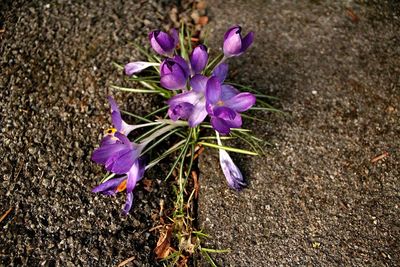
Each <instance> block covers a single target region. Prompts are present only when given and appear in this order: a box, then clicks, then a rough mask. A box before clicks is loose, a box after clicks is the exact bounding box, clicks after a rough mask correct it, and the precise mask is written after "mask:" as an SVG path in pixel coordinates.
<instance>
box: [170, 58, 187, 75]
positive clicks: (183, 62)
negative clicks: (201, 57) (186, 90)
mask: <svg viewBox="0 0 400 267" xmlns="http://www.w3.org/2000/svg"><path fill="white" fill-rule="evenodd" d="M173 61H174V62H175V63H177V64H178V66H179V67H180V68H181V70H182V71H183V73H184V76H186V77H188V76H189V73H190V71H189V65H188V63H187V62H186V60H185V59H184V58H183V57H181V56H178V55H176V56H174V59H173Z"/></svg>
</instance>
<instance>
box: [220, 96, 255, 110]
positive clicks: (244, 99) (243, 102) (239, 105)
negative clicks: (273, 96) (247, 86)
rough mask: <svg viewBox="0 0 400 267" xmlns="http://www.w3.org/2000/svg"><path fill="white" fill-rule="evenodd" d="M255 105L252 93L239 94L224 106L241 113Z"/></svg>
mask: <svg viewBox="0 0 400 267" xmlns="http://www.w3.org/2000/svg"><path fill="white" fill-rule="evenodd" d="M255 103H256V97H255V96H254V95H253V94H252V93H240V94H238V95H235V96H234V97H232V98H230V99H228V100H226V101H225V106H227V107H230V108H231V109H233V110H235V111H237V112H243V111H246V110H248V109H249V108H251V107H252V106H253V105H254V104H255Z"/></svg>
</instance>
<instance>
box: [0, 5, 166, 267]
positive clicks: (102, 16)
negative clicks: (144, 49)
mask: <svg viewBox="0 0 400 267" xmlns="http://www.w3.org/2000/svg"><path fill="white" fill-rule="evenodd" d="M162 2H166V1H131V2H130V3H128V2H127V1H103V0H100V1H97V0H96V1H72V0H71V1H32V2H30V1H8V2H2V4H0V8H1V10H0V13H1V17H0V19H1V20H2V21H3V23H2V25H0V26H1V27H4V28H5V31H4V32H3V33H0V38H1V41H0V55H1V65H0V69H1V75H0V103H1V105H0V110H1V115H0V122H1V132H0V138H1V145H0V155H1V156H0V158H1V166H0V168H1V177H0V199H1V202H0V215H2V214H4V213H5V212H6V211H7V210H8V209H9V208H12V209H13V210H12V212H11V213H10V215H9V216H8V217H7V218H6V219H5V220H3V221H2V222H1V235H0V266H12V265H15V266H20V265H29V266H39V265H45V266H54V265H57V266H115V265H116V264H118V263H119V262H121V261H123V260H124V259H126V258H129V257H134V260H133V262H131V263H130V264H131V265H133V264H134V265H136V266H154V265H156V264H155V262H154V257H153V255H152V249H153V248H154V247H155V243H156V238H157V237H156V236H154V234H155V232H151V233H150V232H149V231H148V230H149V229H150V228H151V227H153V226H154V225H156V222H155V220H157V214H158V211H159V202H160V200H161V199H163V198H165V194H166V193H167V192H164V191H163V189H161V188H163V187H160V186H159V185H158V184H157V183H155V185H154V187H153V191H152V192H151V193H149V192H147V191H145V190H144V189H143V186H142V185H140V186H139V188H138V189H137V190H136V193H135V204H134V207H133V209H132V211H131V214H132V215H131V216H129V217H124V216H121V215H120V210H121V208H122V205H123V203H124V201H125V196H123V195H122V194H121V195H120V196H118V197H116V198H106V197H104V196H98V195H94V194H92V193H91V192H90V190H91V188H93V187H94V186H95V185H96V184H97V183H98V182H99V181H100V180H101V178H102V177H103V175H104V170H103V169H102V168H101V167H100V166H97V165H95V164H94V163H92V162H91V161H90V155H91V152H92V151H93V149H94V147H96V146H97V145H98V142H99V140H100V136H101V134H102V131H103V130H104V129H106V128H108V127H109V126H110V118H109V107H108V104H107V102H106V99H105V97H106V95H108V94H111V93H112V92H110V91H109V84H110V83H114V82H115V83H117V84H118V83H119V84H123V80H122V75H121V73H118V71H116V69H115V68H114V67H112V65H111V62H112V61H114V60H115V61H117V62H121V63H124V62H128V61H129V60H132V59H135V58H136V59H138V58H139V56H138V54H137V53H136V52H135V51H134V50H133V46H132V45H130V44H129V42H130V41H133V40H136V41H141V42H143V43H144V42H145V41H146V40H147V38H146V37H147V33H148V32H149V31H151V30H154V29H157V28H160V27H163V26H167V25H168V24H169V22H168V21H167V20H166V16H165V14H167V12H166V11H167V10H168V8H169V7H168V6H167V5H165V3H164V4H163V3H162ZM170 3H171V1H170V2H169V4H170ZM114 95H116V98H117V100H118V101H119V103H121V104H122V103H123V108H125V109H127V110H129V111H134V112H137V113H139V114H140V113H144V111H149V110H155V109H156V108H157V104H156V100H155V99H154V98H145V97H140V96H138V95H129V94H121V93H114ZM130 122H133V121H132V120H130ZM147 177H153V178H154V173H153V174H152V173H148V174H147ZM155 177H157V176H155ZM128 266H129V265H128Z"/></svg>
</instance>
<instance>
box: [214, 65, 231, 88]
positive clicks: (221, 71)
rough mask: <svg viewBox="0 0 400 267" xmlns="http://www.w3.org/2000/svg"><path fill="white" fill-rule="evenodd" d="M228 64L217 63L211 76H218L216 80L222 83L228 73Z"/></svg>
mask: <svg viewBox="0 0 400 267" xmlns="http://www.w3.org/2000/svg"><path fill="white" fill-rule="evenodd" d="M228 69H229V67H228V64H226V63H222V64H219V65H218V66H217V67H216V68H215V69H214V70H213V72H212V76H215V77H217V78H218V80H219V81H220V82H221V83H223V82H224V81H225V79H226V76H227V75H228Z"/></svg>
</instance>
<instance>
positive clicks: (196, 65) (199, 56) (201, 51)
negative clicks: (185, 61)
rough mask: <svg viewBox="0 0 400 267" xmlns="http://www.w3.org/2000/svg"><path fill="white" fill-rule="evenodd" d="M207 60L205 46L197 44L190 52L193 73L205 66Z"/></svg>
mask: <svg viewBox="0 0 400 267" xmlns="http://www.w3.org/2000/svg"><path fill="white" fill-rule="evenodd" d="M207 61H208V53H207V47H206V46H205V45H199V46H197V47H196V48H195V49H193V51H192V53H191V54H190V64H191V66H192V71H193V72H194V73H200V72H202V71H203V69H204V68H205V67H206V65H207Z"/></svg>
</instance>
